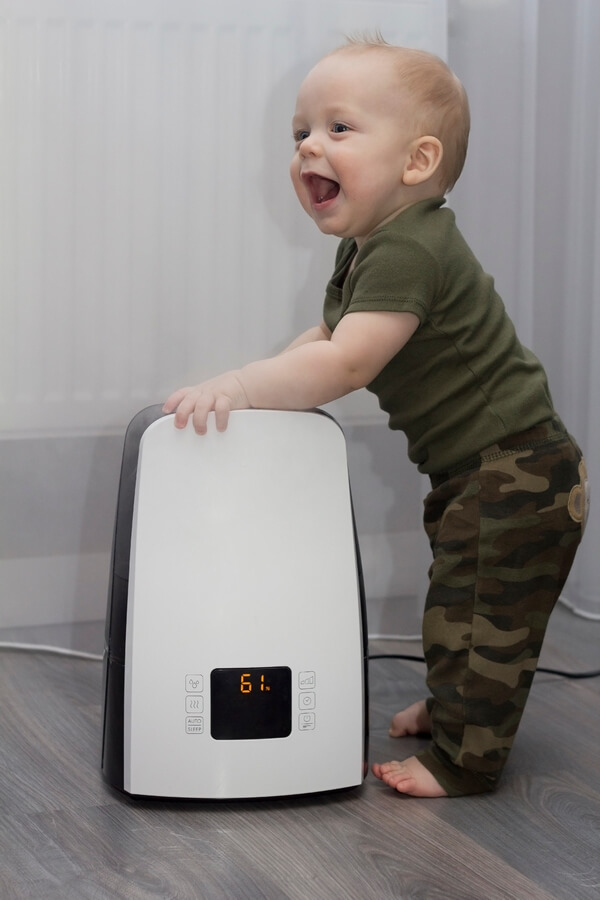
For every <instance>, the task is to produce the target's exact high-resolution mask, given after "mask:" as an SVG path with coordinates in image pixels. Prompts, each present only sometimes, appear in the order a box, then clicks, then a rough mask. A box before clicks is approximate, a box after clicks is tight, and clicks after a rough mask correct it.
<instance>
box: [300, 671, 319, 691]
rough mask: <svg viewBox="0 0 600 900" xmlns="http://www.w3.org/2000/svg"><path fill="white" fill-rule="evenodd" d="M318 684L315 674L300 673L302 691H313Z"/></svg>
mask: <svg viewBox="0 0 600 900" xmlns="http://www.w3.org/2000/svg"><path fill="white" fill-rule="evenodd" d="M316 683H317V679H316V676H315V673H314V672H300V673H299V675H298V687H299V688H300V690H301V691H310V690H312V689H313V688H314V687H315V685H316Z"/></svg>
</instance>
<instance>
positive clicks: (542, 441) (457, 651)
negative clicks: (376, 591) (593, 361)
mask: <svg viewBox="0 0 600 900" xmlns="http://www.w3.org/2000/svg"><path fill="white" fill-rule="evenodd" d="M431 480H432V491H431V493H430V494H429V495H428V497H427V498H426V500H425V514H424V523H425V529H426V531H427V534H428V537H429V540H430V543H431V548H432V550H433V564H432V566H431V569H430V587H429V592H428V595H427V602H426V606H425V614H424V619H423V644H424V651H425V657H426V661H427V685H428V688H429V691H430V693H431V696H430V698H429V699H428V701H427V706H428V710H429V712H430V714H431V718H432V737H433V742H432V744H431V747H430V748H429V749H428V750H426V751H424V752H423V753H421V754H420V755H419V759H420V761H421V762H422V763H423V765H424V766H425V767H426V768H427V769H428V770H429V771H430V772H432V774H433V775H434V776H435V778H436V779H437V781H438V782H439V783H440V784H441V785H442V787H443V788H444V789H445V790H446V792H447V793H448V794H449V795H450V796H459V795H462V794H473V793H480V792H484V791H491V790H494V789H495V787H496V785H497V783H498V780H499V778H500V774H501V772H502V768H503V766H504V764H505V762H506V759H507V757H508V754H509V752H510V748H511V746H512V743H513V740H514V737H515V733H516V731H517V728H518V725H519V722H520V719H521V716H522V713H523V709H524V707H525V702H526V700H527V696H528V693H529V689H530V687H531V683H532V681H533V676H534V674H535V670H536V666H537V662H538V658H539V654H540V650H541V647H542V641H543V639H544V634H545V631H546V627H547V624H548V619H549V617H550V613H551V612H552V609H553V607H554V605H555V603H556V601H557V599H558V596H559V594H560V592H561V589H562V587H563V584H564V582H565V580H566V577H567V575H568V573H569V570H570V568H571V564H572V562H573V558H574V556H575V551H576V549H577V546H578V544H579V542H580V540H581V536H582V533H583V529H584V526H585V514H586V509H587V496H586V490H587V477H586V472H585V463H584V461H583V458H582V455H581V452H580V450H579V448H578V447H577V445H576V443H575V442H574V441H573V440H572V439H571V438H570V436H569V435H568V434H567V433H566V431H565V430H564V426H563V425H562V423H560V421H559V420H555V421H554V422H546V423H543V424H542V425H538V426H536V427H535V428H533V429H530V430H529V431H527V432H523V433H522V434H519V435H514V436H513V437H511V438H507V439H506V440H504V441H502V442H501V443H499V444H495V445H493V446H492V447H489V448H487V449H486V450H484V451H482V452H481V454H479V455H478V457H477V458H475V459H472V460H470V461H468V462H466V463H465V464H464V466H461V467H460V468H459V469H457V470H454V471H453V472H450V473H446V474H445V475H440V476H432V479H431Z"/></svg>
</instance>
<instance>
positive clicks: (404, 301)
mask: <svg viewBox="0 0 600 900" xmlns="http://www.w3.org/2000/svg"><path fill="white" fill-rule="evenodd" d="M444 202H445V201H444V198H443V197H436V198H434V199H429V200H424V201H422V202H420V203H416V204H415V205H414V206H410V207H409V208H408V209H406V210H404V211H403V212H402V213H400V215H398V216H397V217H396V218H395V219H393V220H392V221H391V222H388V223H387V224H386V225H383V226H382V227H381V228H379V229H378V230H377V231H375V232H374V233H373V235H372V236H371V237H370V238H368V239H367V240H366V241H365V243H364V244H363V246H362V247H361V249H360V250H359V251H358V253H357V252H356V243H355V241H354V239H352V238H345V239H343V240H342V241H341V242H340V245H339V247H338V252H337V256H336V265H335V271H334V274H333V276H332V278H331V281H330V282H329V284H328V286H327V290H326V296H325V305H324V320H325V323H326V325H327V326H328V327H329V328H330V330H331V331H333V330H334V329H335V327H336V325H337V324H338V322H339V321H340V319H341V317H342V316H344V315H347V314H348V313H352V312H358V311H361V312H364V311H367V312H369V311H394V312H412V313H414V314H415V315H416V316H417V317H418V318H419V322H420V325H419V327H418V328H417V330H416V332H415V333H414V335H413V336H412V337H411V338H410V340H409V341H408V343H407V344H406V345H405V346H404V347H403V348H402V350H400V352H399V353H397V354H396V356H394V358H393V359H392V360H391V361H390V362H389V363H388V364H387V365H386V366H385V368H384V369H383V370H382V371H381V372H380V373H379V375H378V376H377V377H376V378H375V379H374V380H373V381H372V382H371V383H370V384H369V385H368V386H367V387H368V389H369V390H370V391H372V392H373V393H374V394H376V395H377V397H378V399H379V405H380V406H381V408H382V409H383V410H384V411H385V412H387V413H388V415H389V426H390V428H393V429H399V430H402V431H404V432H405V434H406V436H407V438H408V454H409V457H410V459H411V460H412V461H413V462H414V463H416V464H417V466H418V467H419V469H420V471H421V472H426V473H435V472H445V471H447V470H448V469H451V468H454V467H455V466H457V465H459V464H460V463H461V462H462V461H463V460H466V459H469V457H471V456H474V455H475V454H477V453H478V452H479V451H480V450H482V449H484V448H485V447H488V446H490V445H491V444H494V443H496V441H498V440H500V439H501V438H503V437H507V436H508V435H512V434H517V433H518V432H520V431H524V430H526V429H527V428H531V427H533V426H534V425H537V424H539V423H540V422H544V421H547V420H548V419H551V418H552V417H553V416H554V409H553V406H552V399H551V397H550V391H549V388H548V383H547V380H546V375H545V372H544V369H543V367H542V365H541V363H540V362H539V360H538V359H537V357H535V356H534V354H533V353H532V352H531V351H530V350H527V349H526V348H525V347H523V346H522V345H521V343H520V342H519V340H518V338H517V336H516V333H515V329H514V326H513V324H512V322H511V320H510V318H509V317H508V314H507V312H506V310H505V307H504V304H503V302H502V300H501V299H500V297H499V296H498V294H497V293H496V291H495V289H494V282H493V279H492V278H491V276H489V275H487V274H486V273H485V272H484V271H483V269H482V268H481V266H480V264H479V263H478V261H477V260H476V258H475V256H474V255H473V253H472V251H471V250H470V249H469V247H468V245H467V243H466V242H465V240H464V238H463V237H462V235H461V233H460V231H459V230H458V228H457V227H456V223H455V218H454V213H453V212H452V211H451V210H450V209H442V208H441V207H442V205H443V203H444ZM355 256H356V259H355V262H354V267H353V268H352V271H350V272H349V271H348V270H349V268H350V263H351V261H352V259H353V258H354V257H355Z"/></svg>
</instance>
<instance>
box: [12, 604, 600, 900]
mask: <svg viewBox="0 0 600 900" xmlns="http://www.w3.org/2000/svg"><path fill="white" fill-rule="evenodd" d="M102 635H103V625H102V624H101V623H94V624H91V625H88V626H73V627H72V628H71V629H70V630H69V634H68V635H65V634H64V633H62V634H61V630H60V629H57V628H56V627H54V628H49V629H28V630H26V631H23V630H21V631H15V630H13V631H11V632H0V639H5V640H6V639H10V638H12V639H16V640H33V641H38V642H43V643H62V641H63V639H64V640H69V641H71V643H72V644H74V645H75V646H77V645H78V646H79V647H80V648H81V649H86V650H92V651H95V652H101V649H102V639H103V638H102ZM599 637H600V623H598V622H589V621H585V620H582V619H577V618H576V617H574V616H573V615H572V614H570V613H569V612H567V611H565V610H564V609H558V610H557V611H556V613H555V615H554V617H553V620H552V623H551V627H550V631H549V636H548V639H547V643H546V646H545V648H544V654H543V659H542V665H545V666H551V667H559V668H571V669H573V670H582V669H590V668H598V667H600V649H599V640H598V639H599ZM71 639H72V640H71ZM394 651H395V652H406V653H413V654H418V653H419V652H420V649H419V647H418V645H415V644H405V645H401V644H397V643H394V644H391V643H390V642H374V644H373V646H372V647H371V652H373V653H375V652H394ZM101 669H102V667H101V664H100V663H98V662H89V661H83V660H78V659H70V658H65V657H58V656H51V655H49V654H42V653H35V654H31V653H23V652H16V651H0V700H1V709H0V767H1V768H0V898H2V900H32V898H35V900H38V898H39V900H54V898H56V900H59V898H60V900H120V898H122V900H146V898H162V900H165V898H168V900H171V898H172V900H176V898H177V900H307V898H311V900H312V898H314V900H370V898H373V900H385V898H399V900H409V898H414V900H417V898H418V900H598V898H600V751H599V746H600V679H594V680H587V681H567V680H566V679H563V678H560V677H556V676H551V675H545V674H542V673H538V676H537V677H536V681H535V684H534V688H533V691H532V695H531V699H530V702H529V705H528V707H527V710H526V713H525V716H524V720H523V723H522V726H521V730H520V732H519V735H518V737H517V741H516V744H515V748H514V751H513V755H512V757H511V760H510V762H509V765H508V767H507V771H506V774H505V778H504V781H503V783H502V786H501V788H500V790H499V791H498V793H496V794H495V795H493V796H489V795H488V796H479V797H466V798H459V799H453V800H449V799H442V800H417V799H413V798H406V797H401V796H399V795H397V794H395V793H394V792H392V791H390V790H388V789H387V788H385V787H384V786H383V785H381V784H380V783H379V782H378V781H377V780H376V779H374V778H373V777H372V776H369V778H368V779H367V780H366V782H365V784H364V785H363V786H362V787H361V788H358V789H356V790H354V791H348V792H344V793H338V794H331V795H321V796H312V797H304V798H293V799H281V800H268V801H246V802H236V803H229V802H226V803H214V802H183V803H175V802H158V801H145V802H140V801H133V800H131V799H128V798H126V797H125V796H123V795H120V794H118V793H117V792H115V791H114V790H112V789H111V788H109V787H108V786H107V785H106V784H104V782H103V781H102V778H101V774H100V771H99V758H100V740H101V721H100V719H101V705H100V704H101ZM370 673H371V737H370V759H371V761H373V760H377V759H379V760H381V759H388V758H393V757H396V756H400V755H409V754H410V753H412V752H414V750H415V749H416V748H418V747H420V746H422V745H423V742H422V741H421V739H417V738H406V739H403V740H402V741H392V740H391V739H390V738H389V737H388V736H387V725H388V720H389V717H390V715H391V714H392V713H393V712H395V711H396V709H398V708H400V707H401V706H403V705H405V704H407V703H411V702H413V701H414V700H416V699H418V698H419V697H421V696H422V693H423V674H424V667H423V666H422V665H421V664H419V663H409V662H400V661H397V660H377V661H372V662H371V664H370ZM343 740H344V736H343V735H340V741H343Z"/></svg>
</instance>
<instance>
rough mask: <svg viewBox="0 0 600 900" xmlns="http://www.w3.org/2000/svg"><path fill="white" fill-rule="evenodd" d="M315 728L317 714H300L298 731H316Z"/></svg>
mask: <svg viewBox="0 0 600 900" xmlns="http://www.w3.org/2000/svg"><path fill="white" fill-rule="evenodd" d="M314 727H315V714H314V713H300V715H299V716H298V729H299V730H300V731H314Z"/></svg>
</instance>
